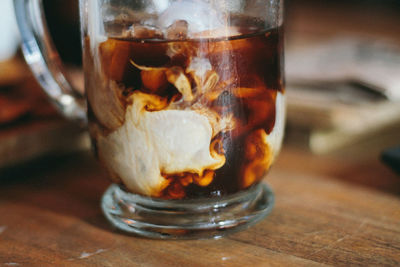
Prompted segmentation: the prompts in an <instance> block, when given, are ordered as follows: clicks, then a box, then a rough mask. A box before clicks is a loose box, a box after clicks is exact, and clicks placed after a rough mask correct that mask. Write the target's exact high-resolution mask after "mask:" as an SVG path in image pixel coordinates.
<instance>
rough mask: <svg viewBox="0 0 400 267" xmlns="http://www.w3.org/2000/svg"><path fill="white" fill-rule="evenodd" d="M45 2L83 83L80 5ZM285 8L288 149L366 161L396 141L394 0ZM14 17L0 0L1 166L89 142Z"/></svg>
mask: <svg viewBox="0 0 400 267" xmlns="http://www.w3.org/2000/svg"><path fill="white" fill-rule="evenodd" d="M43 2H44V4H45V9H46V14H47V19H48V24H49V28H50V31H51V33H52V35H53V38H54V42H55V44H56V47H57V48H58V49H59V51H60V54H61V57H62V59H63V60H64V62H65V63H66V64H67V68H68V69H69V71H70V75H71V77H72V78H73V80H74V82H75V83H76V84H77V86H82V84H83V80H82V76H81V74H80V71H79V70H80V65H81V48H80V33H79V21H78V17H79V12H78V1H76V0H74V1H70V0H43ZM285 12H286V18H285V27H286V37H285V38H286V55H285V57H286V73H287V79H286V80H287V81H286V82H287V96H288V113H287V121H288V124H287V133H286V139H285V148H286V147H291V148H294V149H299V150H306V151H309V153H310V154H311V155H318V156H321V157H322V156H329V157H338V156H339V157H346V158H349V159H351V160H354V161H365V160H367V159H368V158H374V159H378V158H379V157H381V154H382V152H383V151H384V150H385V149H387V148H391V147H396V146H397V145H399V144H400V34H399V33H400V1H398V0H287V1H286V11H285ZM12 15H13V11H12V1H11V0H2V1H1V4H0V28H1V32H2V39H1V41H0V170H1V169H3V170H4V169H6V168H9V167H10V166H16V165H17V164H21V163H23V162H28V161H32V160H36V159H38V158H41V157H43V156H46V155H53V154H57V155H60V154H65V153H70V152H72V151H77V150H82V149H88V147H89V142H88V138H87V136H86V134H85V133H84V132H83V131H82V130H81V129H80V128H79V127H77V126H76V125H74V124H72V123H70V122H67V121H65V120H64V119H63V118H62V117H61V116H60V115H58V114H57V112H56V111H55V109H54V108H53V107H52V105H51V104H50V103H49V102H48V101H47V99H46V96H45V95H44V94H43V93H42V92H41V90H40V88H39V86H38V85H37V83H36V82H35V80H34V78H33V77H32V75H31V74H30V72H29V70H28V68H27V66H26V65H25V63H24V61H23V59H22V55H21V51H20V50H19V48H18V42H19V37H18V34H17V29H16V27H15V22H14V18H13V16H12ZM396 164H397V166H398V165H400V163H398V162H397V163H394V165H396ZM392 165H393V163H392ZM0 173H1V172H0Z"/></svg>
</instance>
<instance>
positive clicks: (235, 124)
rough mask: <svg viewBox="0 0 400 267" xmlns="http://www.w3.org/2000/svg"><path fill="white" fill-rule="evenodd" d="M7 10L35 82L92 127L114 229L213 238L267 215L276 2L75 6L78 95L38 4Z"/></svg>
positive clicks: (94, 2)
mask: <svg viewBox="0 0 400 267" xmlns="http://www.w3.org/2000/svg"><path fill="white" fill-rule="evenodd" d="M14 4H15V10H16V15H17V20H18V23H19V27H20V31H21V33H22V38H23V52H24V55H25V58H26V61H27V62H28V63H29V65H30V67H31V69H32V71H33V72H34V74H35V75H36V78H37V79H38V81H39V82H40V83H41V85H42V87H43V88H44V90H45V91H46V92H47V93H48V95H49V96H50V97H51V99H53V101H54V103H55V104H56V105H57V106H58V107H59V109H60V110H61V111H62V112H63V113H64V114H65V115H66V116H67V117H68V118H71V119H78V120H84V121H85V122H86V121H87V124H88V128H89V132H90V136H91V139H92V143H93V148H94V152H95V155H96V156H97V158H98V159H99V161H100V162H101V163H102V165H103V166H104V167H105V169H106V170H107V171H108V174H109V176H110V177H111V179H112V181H113V182H114V184H113V185H111V186H110V187H109V188H108V190H107V191H106V192H105V194H104V195H103V198H102V201H101V206H102V209H103V212H104V214H105V216H106V217H107V219H108V220H109V221H110V222H111V223H112V224H113V225H114V226H115V227H117V228H118V229H121V230H123V231H126V232H130V233H135V234H138V235H142V236H146V237H151V238H205V237H220V236H222V235H224V234H226V233H229V232H234V231H238V230H241V229H244V228H247V227H249V226H250V225H252V224H254V223H256V222H258V221H260V220H261V219H262V218H263V217H265V216H266V215H267V214H269V212H270V211H271V209H272V206H273V204H274V195H273V193H272V191H271V190H270V188H269V187H268V186H267V185H266V184H265V183H262V182H261V181H262V179H263V178H264V177H265V175H266V174H267V172H268V170H269V168H270V166H271V164H272V163H273V161H274V159H275V157H276V155H277V153H278V151H279V150H280V146H281V142H282V136H283V131H284V121H285V103H284V102H285V100H284V82H283V80H284V77H283V38H282V37H283V32H282V22H283V19H282V8H283V4H282V1H280V0H265V1H262V0H248V1H246V0H236V1H234V0H164V1H163V0H152V1H151V0H143V1H135V0H80V14H81V30H82V44H83V65H84V76H85V96H83V95H82V94H80V93H79V92H77V91H76V90H74V88H72V86H71V85H70V83H69V82H68V81H67V79H66V76H65V75H64V73H63V68H62V64H61V62H60V60H59V57H58V54H57V51H56V50H55V48H54V46H53V44H52V42H51V38H50V36H49V34H48V31H47V28H46V25H45V22H44V19H43V18H44V14H43V9H42V6H41V1H40V0H14ZM86 114H87V116H86ZM86 118H87V120H86Z"/></svg>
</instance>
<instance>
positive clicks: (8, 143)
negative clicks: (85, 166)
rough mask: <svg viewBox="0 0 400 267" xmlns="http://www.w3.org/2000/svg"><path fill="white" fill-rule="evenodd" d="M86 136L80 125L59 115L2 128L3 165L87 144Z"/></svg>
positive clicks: (0, 161) (0, 151) (0, 156)
mask: <svg viewBox="0 0 400 267" xmlns="http://www.w3.org/2000/svg"><path fill="white" fill-rule="evenodd" d="M87 138H88V137H87V136H86V134H85V133H84V132H83V130H82V129H80V128H79V127H78V126H77V125H75V124H73V123H68V122H66V121H65V120H62V119H59V118H53V119H41V120H34V121H30V122H27V123H23V124H20V125H16V126H12V127H7V128H5V129H4V128H3V129H0V168H5V167H8V166H13V165H16V164H19V163H23V162H26V161H29V160H33V159H35V158H37V157H42V156H46V155H50V154H61V153H67V152H71V151H76V150H79V149H82V148H84V147H88V141H87Z"/></svg>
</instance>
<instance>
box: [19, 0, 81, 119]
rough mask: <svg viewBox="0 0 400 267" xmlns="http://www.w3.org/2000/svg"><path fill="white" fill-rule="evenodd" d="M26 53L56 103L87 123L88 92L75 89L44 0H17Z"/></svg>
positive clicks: (70, 115)
mask: <svg viewBox="0 0 400 267" xmlns="http://www.w3.org/2000/svg"><path fill="white" fill-rule="evenodd" d="M14 10H15V15H16V19H17V23H18V27H19V30H20V33H21V39H22V45H21V46H22V52H23V54H24V57H25V60H26V62H27V63H28V65H29V67H30V69H31V70H32V72H33V74H34V75H35V77H36V79H37V80H38V81H39V83H40V85H41V86H42V88H43V89H44V91H45V92H46V93H47V95H48V96H49V97H50V99H51V100H52V102H53V104H55V106H56V107H57V108H58V110H59V111H61V113H62V114H64V116H66V117H67V118H69V119H72V120H77V121H80V122H85V123H86V101H85V98H84V95H83V94H82V93H80V92H79V91H78V90H76V89H74V88H73V86H72V85H71V83H70V82H69V81H68V79H67V76H66V75H65V71H64V66H63V64H62V62H61V59H60V56H59V54H58V52H57V50H56V48H55V46H54V44H53V41H52V39H51V37H50V34H49V31H48V29H47V25H46V21H45V16H44V10H43V5H42V0H14Z"/></svg>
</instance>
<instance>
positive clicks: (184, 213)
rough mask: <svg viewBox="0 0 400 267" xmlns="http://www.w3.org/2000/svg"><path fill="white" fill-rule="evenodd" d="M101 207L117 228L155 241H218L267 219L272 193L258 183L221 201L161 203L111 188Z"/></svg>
mask: <svg viewBox="0 0 400 267" xmlns="http://www.w3.org/2000/svg"><path fill="white" fill-rule="evenodd" d="M101 206H102V209H103V212H104V214H105V216H106V217H107V219H108V220H109V221H110V222H111V224H112V225H113V226H115V227H116V228H117V229H119V230H122V231H125V232H129V233H132V234H136V235H139V236H144V237H148V238H156V239H202V238H219V237H222V236H224V235H226V234H229V233H232V232H237V231H240V230H243V229H246V228H248V227H250V226H251V225H253V224H255V223H257V222H259V221H260V220H261V219H263V218H264V217H265V216H267V215H268V214H269V213H270V212H271V210H272V208H273V206H274V194H273V192H272V191H271V189H270V188H269V186H268V185H266V184H263V183H260V184H258V185H257V186H254V187H252V188H250V189H249V190H246V191H243V192H240V193H236V194H233V195H230V196H227V197H222V198H215V199H213V198H207V199H197V200H161V199H153V198H149V197H143V196H140V195H136V194H132V193H128V192H126V191H124V190H123V189H121V188H120V187H119V186H118V185H111V186H110V187H109V188H108V189H107V191H106V192H105V193H104V195H103V198H102V202H101Z"/></svg>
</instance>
